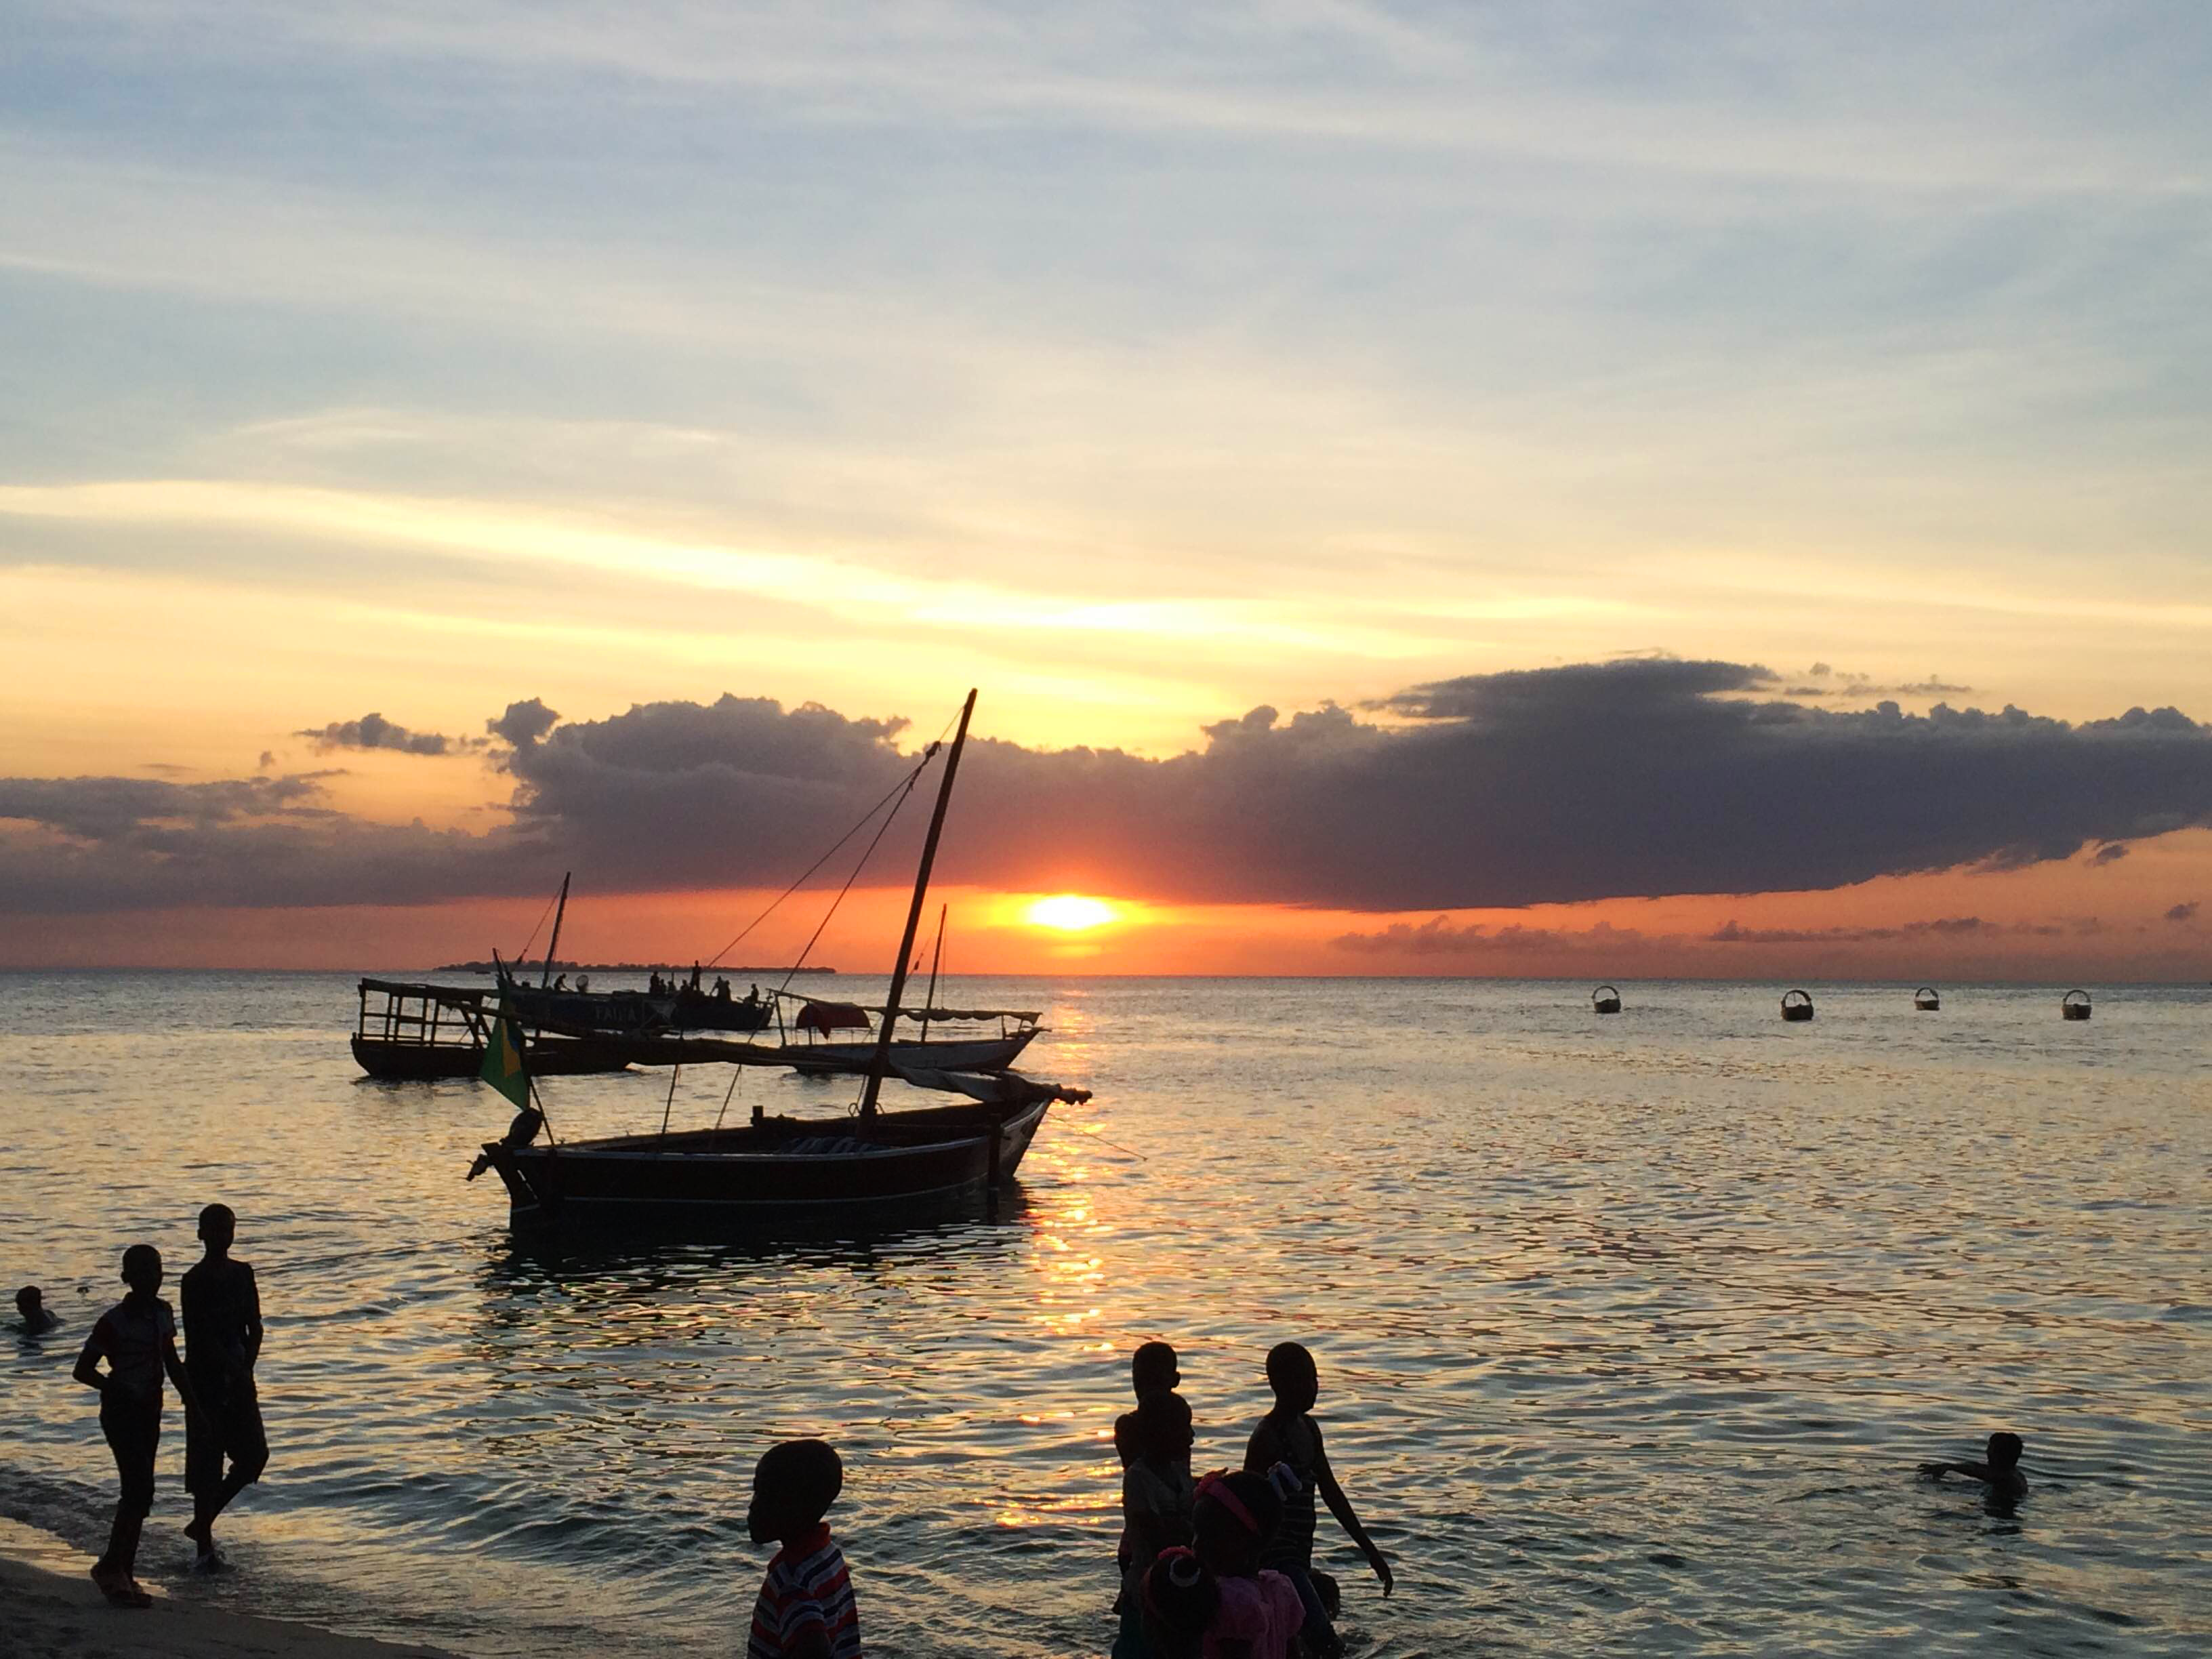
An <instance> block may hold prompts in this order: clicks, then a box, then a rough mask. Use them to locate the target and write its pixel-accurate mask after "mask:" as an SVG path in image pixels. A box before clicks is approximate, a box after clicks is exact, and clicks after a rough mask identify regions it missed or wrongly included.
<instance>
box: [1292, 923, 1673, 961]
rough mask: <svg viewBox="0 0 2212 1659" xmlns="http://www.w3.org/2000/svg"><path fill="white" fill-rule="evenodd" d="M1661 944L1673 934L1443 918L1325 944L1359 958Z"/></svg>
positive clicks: (1509, 953)
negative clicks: (1495, 925)
mask: <svg viewBox="0 0 2212 1659" xmlns="http://www.w3.org/2000/svg"><path fill="white" fill-rule="evenodd" d="M1662 942H1663V943H1672V942H1673V936H1672V935H1667V936H1664V938H1663V939H1662V937H1661V936H1656V935H1650V934H1646V933H1643V932H1642V931H1640V930H1639V929H1637V928H1634V927H1614V926H1613V924H1612V923H1611V922H1609V921H1601V922H1599V923H1597V924H1596V925H1595V927H1583V928H1572V927H1523V926H1522V925H1521V924H1520V923H1518V922H1513V923H1510V924H1508V925H1507V926H1505V927H1498V928H1492V927H1488V926H1486V925H1485V924H1483V923H1481V922H1469V923H1467V924H1465V925H1464V926H1459V925H1455V924H1454V923H1453V922H1452V921H1450V920H1449V918H1448V917H1444V916H1433V917H1431V919H1430V920H1428V921H1425V922H1422V923H1421V924H1419V926H1418V927H1416V926H1414V925H1413V923H1411V922H1404V921H1394V922H1392V923H1391V924H1390V925H1389V927H1384V928H1381V929H1379V930H1377V931H1376V932H1375V933H1356V932H1355V933H1339V934H1338V935H1337V936H1336V937H1335V938H1334V939H1331V940H1329V945H1330V947H1331V948H1332V949H1334V950H1339V951H1356V952H1358V953H1359V954H1361V955H1364V956H1413V957H1468V956H1482V955H1493V956H1515V955H1534V954H1553V953H1557V952H1560V951H1577V950H1595V949H1606V950H1619V949H1627V948H1632V947H1634V946H1637V945H1644V944H1647V943H1650V944H1657V943H1662Z"/></svg>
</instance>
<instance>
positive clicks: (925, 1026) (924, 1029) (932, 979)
mask: <svg viewBox="0 0 2212 1659" xmlns="http://www.w3.org/2000/svg"><path fill="white" fill-rule="evenodd" d="M946 908H948V907H946V906H945V905H942V904H940V905H939V906H938V907H937V949H936V950H934V951H931V952H930V955H929V994H928V995H927V997H925V998H923V999H922V1003H921V1012H923V1013H924V1014H927V1013H928V1012H929V1011H930V1010H931V1009H933V1008H934V1007H936V1006H937V970H938V969H939V968H942V967H943V966H944V965H945V910H946ZM921 1040H922V1041H923V1042H928V1041H929V1021H928V1020H927V1019H924V1020H923V1021H922V1022H921Z"/></svg>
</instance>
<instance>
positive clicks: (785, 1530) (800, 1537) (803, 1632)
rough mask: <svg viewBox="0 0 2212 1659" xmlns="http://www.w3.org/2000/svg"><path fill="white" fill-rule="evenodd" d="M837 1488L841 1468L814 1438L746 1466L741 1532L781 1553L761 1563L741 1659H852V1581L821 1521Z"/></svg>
mask: <svg viewBox="0 0 2212 1659" xmlns="http://www.w3.org/2000/svg"><path fill="white" fill-rule="evenodd" d="M844 1486H845V1468H844V1465H843V1464H842V1462H839V1461H838V1457H837V1454H836V1451H835V1450H834V1449H831V1448H830V1447H829V1446H828V1445H826V1444H824V1443H823V1442H821V1441H819V1440H787V1441H785V1442H784V1443H782V1444H781V1445H779V1446H771V1447H769V1449H768V1452H767V1454H766V1455H763V1457H762V1459H761V1461H760V1462H759V1464H758V1465H757V1467H756V1468H754V1470H753V1501H752V1507H751V1508H750V1509H749V1510H747V1511H746V1513H745V1527H746V1529H747V1531H748V1532H749V1533H750V1535H751V1537H752V1541H753V1542H755V1543H756V1544H765V1543H767V1542H768V1541H769V1540H771V1539H773V1540H775V1541H776V1542H777V1543H779V1544H781V1546H782V1548H781V1549H779V1550H778V1551H777V1552H776V1553H775V1559H773V1560H771V1561H770V1562H769V1564H768V1577H767V1578H766V1579H765V1580H763V1582H762V1584H761V1593H760V1600H759V1601H758V1602H757V1603H756V1604H755V1605H754V1607H753V1626H752V1638H751V1639H750V1641H748V1642H747V1643H746V1644H745V1659H860V1613H859V1611H858V1609H857V1608H856V1607H854V1601H853V1579H852V1575H851V1574H850V1573H849V1572H848V1571H847V1570H846V1566H845V1555H844V1552H843V1551H842V1550H840V1549H839V1548H838V1547H837V1546H836V1543H835V1542H834V1541H832V1540H831V1539H830V1536H829V1526H828V1525H827V1524H826V1523H825V1522H823V1518H822V1517H823V1516H825V1515H827V1514H829V1506H830V1504H834V1503H836V1501H837V1494H838V1493H839V1492H842V1491H843V1490H844Z"/></svg>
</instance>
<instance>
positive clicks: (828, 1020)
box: [792, 998, 871, 1034]
mask: <svg viewBox="0 0 2212 1659" xmlns="http://www.w3.org/2000/svg"><path fill="white" fill-rule="evenodd" d="M805 1004H806V1006H805V1007H803V1008H801V1009H800V1010H799V1018H797V1019H796V1020H794V1021H793V1022H792V1023H793V1024H794V1025H795V1026H796V1027H797V1028H798V1029H799V1030H802V1031H820V1032H823V1033H825V1034H826V1033H828V1032H830V1031H850V1030H862V1031H865V1030H869V1029H870V1024H871V1022H870V1021H869V1018H868V1011H867V1010H866V1009H865V1008H863V1007H861V1006H860V1005H859V1004H857V1003H852V1002H817V1001H815V1000H813V999H811V998H807V999H805Z"/></svg>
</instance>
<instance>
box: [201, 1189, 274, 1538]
mask: <svg viewBox="0 0 2212 1659" xmlns="http://www.w3.org/2000/svg"><path fill="white" fill-rule="evenodd" d="M237 1234H238V1218H237V1217H236V1216H235V1215H234V1214H233V1213H231V1209H230V1206H228V1204H210V1205H209V1206H207V1208H205V1209H204V1210H202V1211H201V1212H200V1241H201V1243H204V1245H206V1247H207V1254H206V1255H204V1256H203V1257H202V1258H201V1259H200V1261H199V1262H198V1264H197V1266H195V1267H187V1268H186V1269H185V1277H184V1282H183V1285H182V1289H183V1291H184V1296H183V1300H184V1304H185V1375H186V1376H190V1377H191V1379H192V1391H193V1393H195V1394H196V1395H198V1396H199V1402H200V1408H199V1410H198V1411H197V1412H190V1413H186V1414H185V1490H186V1491H187V1492H191V1495H192V1519H191V1525H190V1526H188V1527H186V1528H185V1536H186V1537H188V1538H190V1539H191V1541H192V1542H193V1543H194V1544H196V1545H197V1546H198V1547H199V1565H200V1567H201V1568H202V1569H203V1570H211V1569H213V1568H214V1567H215V1566H216V1565H217V1564H218V1562H219V1559H220V1558H219V1557H217V1555H216V1550H215V1522H216V1516H219V1515H221V1514H222V1512H223V1510H226V1509H227V1508H228V1507H229V1505H230V1500H231V1499H232V1498H235V1497H237V1496H238V1494H239V1493H240V1492H244V1491H245V1490H246V1488H247V1487H248V1486H252V1484H253V1483H254V1482H255V1481H256V1480H259V1479H260V1478H261V1471H262V1470H263V1469H264V1468H266V1467H267V1466H268V1462H269V1439H268V1437H267V1436H266V1435H265V1434H264V1433H263V1432H262V1429H261V1401H260V1399H259V1396H258V1395H256V1393H255V1392H254V1387H253V1366H254V1362H255V1361H257V1360H258V1359H259V1358H261V1291H260V1289H259V1287H258V1286H257V1285H255V1283H254V1281H253V1269H252V1267H248V1266H246V1263H245V1262H243V1261H232V1260H231V1258H230V1246H231V1243H232V1241H233V1240H234V1238H235V1237H237ZM226 1455H227V1456H228V1458H229V1459H230V1473H229V1474H227V1475H226V1474H224V1473H223V1468H222V1461H223V1459H224V1457H225V1456H226Z"/></svg>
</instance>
